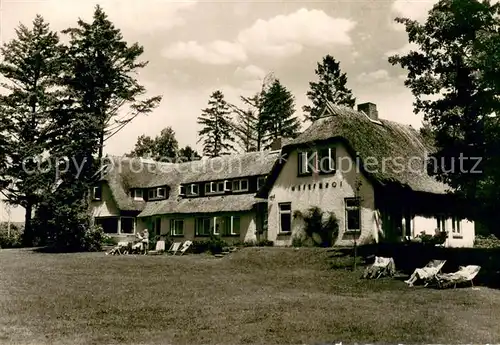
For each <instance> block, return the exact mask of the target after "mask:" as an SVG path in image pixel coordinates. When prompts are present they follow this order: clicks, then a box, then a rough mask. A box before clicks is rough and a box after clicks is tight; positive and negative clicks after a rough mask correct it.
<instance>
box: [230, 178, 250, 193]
mask: <svg viewBox="0 0 500 345" xmlns="http://www.w3.org/2000/svg"><path fill="white" fill-rule="evenodd" d="M246 191H248V180H247V179H243V180H235V181H233V192H246Z"/></svg>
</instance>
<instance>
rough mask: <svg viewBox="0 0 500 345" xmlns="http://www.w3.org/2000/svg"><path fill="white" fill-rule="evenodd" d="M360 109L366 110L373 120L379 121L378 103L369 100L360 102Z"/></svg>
mask: <svg viewBox="0 0 500 345" xmlns="http://www.w3.org/2000/svg"><path fill="white" fill-rule="evenodd" d="M358 111H362V112H364V113H365V114H366V115H368V117H369V118H370V119H372V120H375V121H378V111H377V105H376V104H373V103H370V102H367V103H361V104H358Z"/></svg>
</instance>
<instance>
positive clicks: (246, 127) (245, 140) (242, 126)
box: [231, 73, 276, 152]
mask: <svg viewBox="0 0 500 345" xmlns="http://www.w3.org/2000/svg"><path fill="white" fill-rule="evenodd" d="M275 80H276V78H275V77H274V74H273V73H268V74H267V75H266V76H265V77H264V79H263V80H262V87H261V89H260V90H259V92H257V93H255V94H254V95H253V96H251V97H245V96H240V99H241V100H242V101H243V103H244V104H246V105H247V106H248V107H249V108H248V109H241V108H238V107H236V106H234V105H231V107H232V108H233V110H234V111H235V112H236V114H237V118H236V121H235V124H234V126H233V127H234V128H235V132H236V136H237V137H238V139H239V140H238V141H239V144H240V146H241V147H242V148H243V150H244V151H245V152H250V151H260V150H261V149H262V148H263V143H264V142H265V141H266V139H267V135H266V131H265V128H264V126H263V117H262V102H263V99H264V95H265V93H266V91H267V90H268V89H269V87H270V85H272V83H273V82H274V81H275Z"/></svg>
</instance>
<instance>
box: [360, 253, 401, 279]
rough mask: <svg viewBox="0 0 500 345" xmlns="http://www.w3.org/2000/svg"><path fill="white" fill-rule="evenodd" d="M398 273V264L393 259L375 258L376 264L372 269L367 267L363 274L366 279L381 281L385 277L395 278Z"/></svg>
mask: <svg viewBox="0 0 500 345" xmlns="http://www.w3.org/2000/svg"><path fill="white" fill-rule="evenodd" d="M394 273H396V264H395V263H394V259H393V258H384V257H381V256H376V257H375V262H374V263H373V265H371V266H370V267H367V268H366V270H365V271H364V272H363V276H362V278H364V279H379V278H380V277H385V276H390V277H392V276H394Z"/></svg>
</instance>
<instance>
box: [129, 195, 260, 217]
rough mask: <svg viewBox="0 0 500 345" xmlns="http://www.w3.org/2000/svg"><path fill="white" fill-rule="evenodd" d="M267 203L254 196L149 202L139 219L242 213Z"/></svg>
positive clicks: (224, 196)
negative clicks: (161, 216)
mask: <svg viewBox="0 0 500 345" xmlns="http://www.w3.org/2000/svg"><path fill="white" fill-rule="evenodd" d="M266 201H267V200H266V199H258V198H255V197H254V195H253V194H240V195H221V196H213V197H201V198H188V199H183V198H175V199H171V200H161V201H152V202H148V203H147V204H146V207H145V208H144V210H143V211H142V212H141V213H140V214H139V216H138V217H149V216H153V215H159V214H192V213H193V214H195V213H197V214H200V213H216V212H241V211H249V210H251V209H252V208H253V206H254V205H255V204H256V203H258V202H266Z"/></svg>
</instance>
